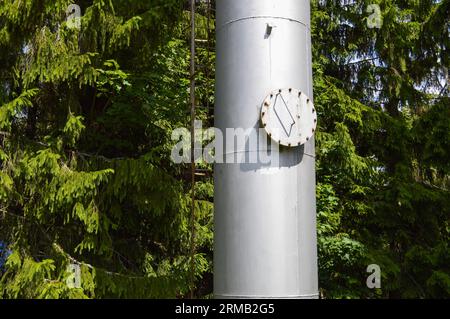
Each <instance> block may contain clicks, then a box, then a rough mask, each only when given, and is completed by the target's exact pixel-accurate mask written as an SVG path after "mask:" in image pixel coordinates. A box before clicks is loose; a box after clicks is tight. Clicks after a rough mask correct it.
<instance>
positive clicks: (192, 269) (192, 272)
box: [190, 0, 196, 299]
mask: <svg viewBox="0 0 450 319" xmlns="http://www.w3.org/2000/svg"><path fill="white" fill-rule="evenodd" d="M190 64H191V69H190V82H191V90H190V102H191V220H190V224H191V225H190V226H191V242H190V246H191V247H190V288H191V291H190V297H191V299H192V298H194V290H195V287H194V281H195V237H196V234H195V158H194V156H195V0H191V62H190Z"/></svg>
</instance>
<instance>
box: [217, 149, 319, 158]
mask: <svg viewBox="0 0 450 319" xmlns="http://www.w3.org/2000/svg"><path fill="white" fill-rule="evenodd" d="M262 152H266V153H267V152H268V150H259V151H234V152H229V153H222V154H221V155H222V156H227V155H234V154H243V153H262ZM278 154H281V152H278ZM302 155H305V156H308V157H312V158H316V156H315V155H312V154H308V153H302ZM219 156H220V154H219Z"/></svg>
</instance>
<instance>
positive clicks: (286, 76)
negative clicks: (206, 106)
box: [214, 0, 318, 298]
mask: <svg viewBox="0 0 450 319" xmlns="http://www.w3.org/2000/svg"><path fill="white" fill-rule="evenodd" d="M216 4H217V7H216V18H217V20H216V21H217V26H216V30H217V31H216V32H217V50H216V51H217V64H216V105H215V126H216V127H217V128H219V129H221V130H222V131H223V132H224V133H225V130H226V128H244V129H247V128H257V127H260V109H261V103H262V102H263V100H264V98H265V97H266V96H267V94H268V93H270V92H271V91H273V90H276V89H279V88H295V89H299V90H301V91H302V92H305V93H306V94H307V95H308V96H309V97H310V98H312V95H313V94H312V93H313V92H312V67H311V39H310V6H309V0H217V2H216ZM268 25H269V27H268ZM270 27H272V29H271V30H272V31H271V32H268V29H269V28H270ZM269 33H270V34H269ZM250 148H251V147H250ZM234 151H235V152H236V153H239V152H262V151H264V150H262V149H260V148H259V146H258V147H257V148H256V149H249V148H246V149H245V150H244V149H242V150H239V149H235V150H234ZM226 152H229V150H226ZM279 156H280V158H279V163H272V164H271V165H269V167H268V166H266V165H263V164H258V163H256V164H239V163H236V164H225V163H224V164H216V166H215V173H214V174H215V175H214V179H215V195H214V201H215V203H214V204H215V240H214V242H215V244H214V245H215V247H214V294H215V297H216V298H317V297H318V278H317V252H316V218H315V214H316V208H315V204H316V203H315V167H314V160H315V152H314V139H310V140H309V142H308V143H306V144H305V145H303V146H300V147H295V148H280V151H279Z"/></svg>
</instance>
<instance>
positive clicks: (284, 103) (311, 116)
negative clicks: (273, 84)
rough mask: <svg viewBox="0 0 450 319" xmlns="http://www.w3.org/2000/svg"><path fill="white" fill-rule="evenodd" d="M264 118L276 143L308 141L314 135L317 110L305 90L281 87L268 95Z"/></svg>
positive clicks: (263, 112)
mask: <svg viewBox="0 0 450 319" xmlns="http://www.w3.org/2000/svg"><path fill="white" fill-rule="evenodd" d="M261 122H262V125H263V126H264V128H265V130H266V132H267V134H268V135H269V136H270V137H271V138H272V139H273V140H275V141H276V142H277V143H279V144H281V145H284V146H290V147H295V146H298V145H302V144H305V143H306V142H307V141H309V139H310V138H311V137H312V136H313V135H314V132H315V131H316V125H317V113H316V110H315V108H314V105H313V103H312V101H311V100H310V99H309V97H308V96H306V94H304V93H302V92H301V91H299V90H296V89H279V90H276V91H273V92H271V93H270V94H269V95H268V96H267V97H266V98H265V100H264V102H263V106H262V108H261Z"/></svg>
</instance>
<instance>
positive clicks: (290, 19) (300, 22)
mask: <svg viewBox="0 0 450 319" xmlns="http://www.w3.org/2000/svg"><path fill="white" fill-rule="evenodd" d="M252 19H280V20H287V21H290V22H295V23H299V24H301V25H303V26H304V27H305V28H307V29H308V30H309V31H311V28H310V26H309V25H307V24H306V23H304V22H302V21H300V20H296V19H292V18H286V17H277V16H253V17H245V18H239V19H235V20H230V21H228V22H225V23H224V24H222V25H221V26H219V27H218V28H217V31H219V30H221V29H222V28H224V27H226V26H227V25H229V24H233V23H236V22H242V21H245V20H252Z"/></svg>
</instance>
